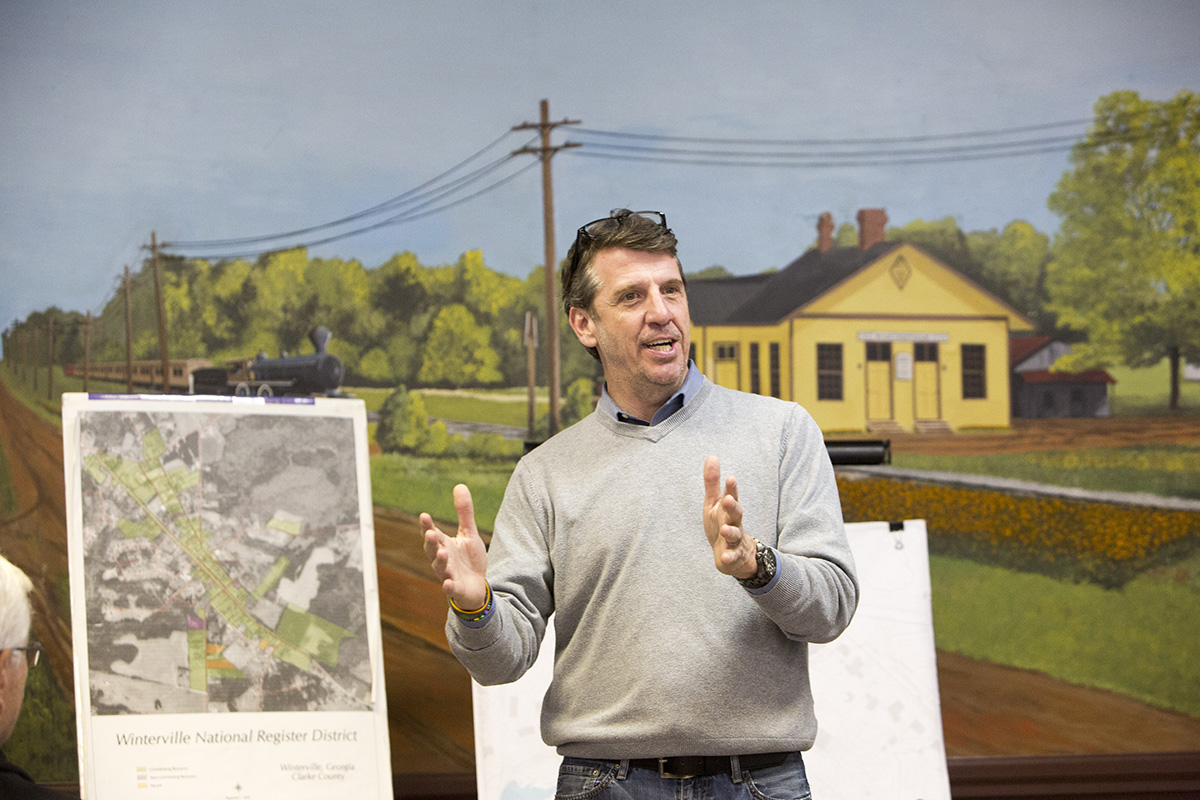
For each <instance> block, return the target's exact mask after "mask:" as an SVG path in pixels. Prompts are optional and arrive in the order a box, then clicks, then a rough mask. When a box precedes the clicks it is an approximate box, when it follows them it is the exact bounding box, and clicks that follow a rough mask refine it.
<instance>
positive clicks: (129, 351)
mask: <svg viewBox="0 0 1200 800" xmlns="http://www.w3.org/2000/svg"><path fill="white" fill-rule="evenodd" d="M125 391H127V392H129V394H133V304H132V303H131V302H130V299H129V265H128V264H126V265H125Z"/></svg>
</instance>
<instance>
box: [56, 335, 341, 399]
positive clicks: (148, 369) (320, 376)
mask: <svg viewBox="0 0 1200 800" xmlns="http://www.w3.org/2000/svg"><path fill="white" fill-rule="evenodd" d="M308 338H309V341H311V342H312V344H313V348H314V349H315V350H316V352H315V353H312V354H311V355H303V356H289V355H288V354H287V352H286V351H285V352H283V353H280V356H279V358H270V357H269V356H267V354H266V352H263V351H260V352H259V353H258V355H257V356H255V357H254V358H245V359H234V360H232V361H226V362H225V366H224V367H214V366H213V364H212V362H211V361H209V360H208V359H206V358H187V359H176V360H171V361H168V362H167V366H168V370H169V373H168V379H167V380H168V385H169V386H170V387H171V391H172V392H180V393H186V394H233V395H239V396H250V395H258V396H260V397H270V396H271V395H309V394H325V395H329V396H337V395H340V394H341V386H342V379H343V378H344V377H345V370H344V369H343V367H342V362H341V359H339V358H338V357H337V356H335V355H333V354H332V353H330V352H329V341H330V340H331V339H332V338H333V334H332V333H330V331H329V329H328V328H326V327H325V326H323V325H322V326H321V327H318V328H316V329H315V330H313V331H312V332H311V333H309V335H308ZM132 367H133V374H132V380H133V385H134V386H135V387H136V388H142V389H152V390H159V391H161V390H162V386H163V377H162V362H161V361H135V362H133V364H132ZM65 372H66V374H68V375H77V376H82V375H83V374H84V368H83V365H82V364H69V365H67V367H66V369H65ZM87 375H88V377H90V378H97V379H100V380H107V381H114V382H116V383H123V382H125V363H124V362H106V363H101V364H91V365H89V366H88V368H87Z"/></svg>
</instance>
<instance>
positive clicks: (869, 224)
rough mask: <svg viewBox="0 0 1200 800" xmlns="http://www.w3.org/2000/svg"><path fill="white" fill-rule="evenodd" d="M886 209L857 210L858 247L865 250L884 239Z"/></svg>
mask: <svg viewBox="0 0 1200 800" xmlns="http://www.w3.org/2000/svg"><path fill="white" fill-rule="evenodd" d="M887 221H888V218H887V211H885V210H884V209H882V208H862V209H859V211H858V249H859V250H867V249H869V248H870V247H872V246H873V245H877V244H879V243H880V242H882V241H885V240H886V237H887Z"/></svg>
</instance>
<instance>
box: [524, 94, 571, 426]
mask: <svg viewBox="0 0 1200 800" xmlns="http://www.w3.org/2000/svg"><path fill="white" fill-rule="evenodd" d="M541 112H542V113H541V121H540V122H536V123H534V122H526V123H523V124H521V125H517V126H515V127H513V130H514V131H524V130H531V129H533V128H537V129H538V130H539V131H541V134H542V146H541V147H522V148H521V149H520V150H514V151H513V155H520V154H523V153H535V154H537V155H538V156H539V157H540V158H541V159H542V225H543V227H544V229H545V237H546V361H547V365H548V369H547V370H546V380H547V382H548V383H549V384H550V387H549V389H550V392H549V393H550V432H549V435H550V436H553V435H554V434H556V433H558V401H559V396H560V394H561V383H562V380H561V378H560V376H559V372H560V370H559V366H560V364H559V352H558V351H559V347H558V313H557V310H558V293H557V292H556V291H555V283H554V274H555V273H556V272H557V271H558V270H556V269H555V266H556V265H557V264H558V258H557V256H556V255H555V248H554V188H553V185H552V182H551V180H550V157H551V156H553V155H554V154H555V153H557V152H558V151H559V150H564V149H566V148H568V147H579V144H578V143H573V142H567V143H566V144H563V145H559V146H558V147H551V146H550V132H551V131H552V130H554V129H555V128H557V127H558V126H559V125H578V124H579V120H577V119H563V120H561V121H559V122H551V121H550V101H549V100H543V101H542V105H541Z"/></svg>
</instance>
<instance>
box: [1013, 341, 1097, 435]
mask: <svg viewBox="0 0 1200 800" xmlns="http://www.w3.org/2000/svg"><path fill="white" fill-rule="evenodd" d="M1070 352H1071V345H1069V344H1066V343H1065V342H1060V341H1057V340H1056V339H1053V338H1052V337H1050V336H1013V337H1012V338H1011V339H1009V344H1008V355H1009V365H1010V368H1011V370H1012V415H1013V416H1014V417H1023V418H1026V419H1030V418H1039V417H1107V416H1108V414H1109V401H1108V385H1109V384H1110V383H1112V384H1115V383H1116V382H1117V381H1116V379H1114V378H1113V376H1111V375H1109V374H1108V373H1107V372H1105V371H1104V370H1102V369H1090V370H1086V371H1084V372H1063V371H1061V370H1055V369H1054V364H1055V363H1056V362H1058V360H1059V359H1060V358H1062V357H1063V356H1065V355H1067V354H1069V353H1070Z"/></svg>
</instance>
